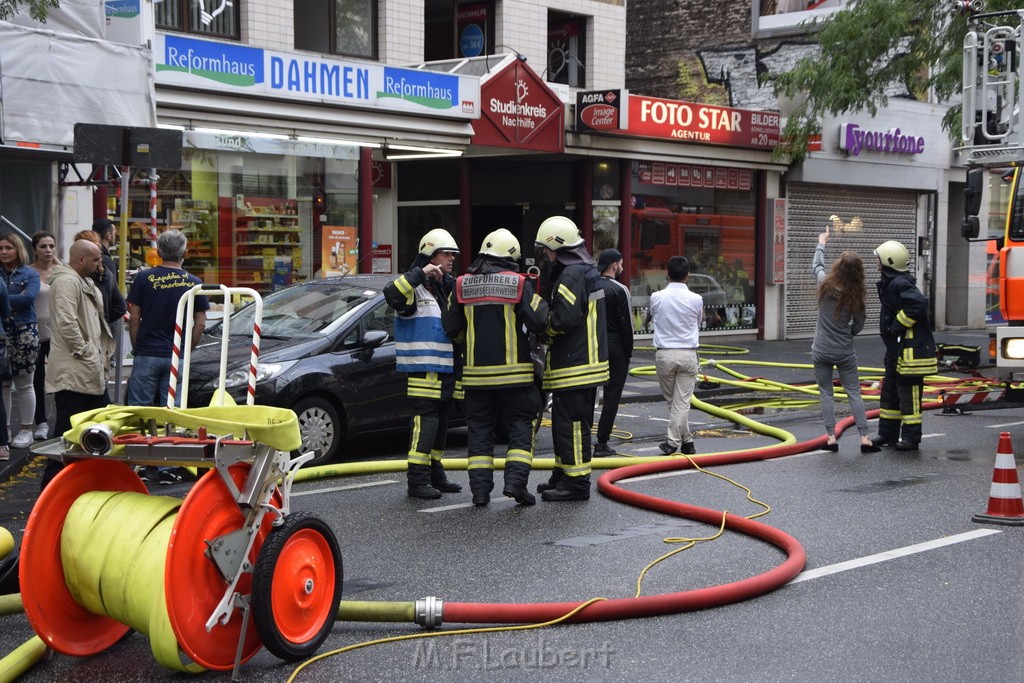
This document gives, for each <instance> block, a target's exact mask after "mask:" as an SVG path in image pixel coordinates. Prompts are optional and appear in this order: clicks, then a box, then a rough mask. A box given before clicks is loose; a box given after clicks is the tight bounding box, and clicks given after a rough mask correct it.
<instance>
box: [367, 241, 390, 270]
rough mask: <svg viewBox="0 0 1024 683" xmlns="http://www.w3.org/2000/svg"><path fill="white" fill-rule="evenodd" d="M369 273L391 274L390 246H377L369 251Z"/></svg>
mask: <svg viewBox="0 0 1024 683" xmlns="http://www.w3.org/2000/svg"><path fill="white" fill-rule="evenodd" d="M370 272H371V273H390V272H391V245H390V244H378V245H377V246H375V247H374V248H373V250H372V251H370Z"/></svg>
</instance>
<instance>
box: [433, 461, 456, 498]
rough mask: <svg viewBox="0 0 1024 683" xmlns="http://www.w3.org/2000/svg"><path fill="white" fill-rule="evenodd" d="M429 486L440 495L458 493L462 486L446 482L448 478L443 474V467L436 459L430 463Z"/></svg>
mask: <svg viewBox="0 0 1024 683" xmlns="http://www.w3.org/2000/svg"><path fill="white" fill-rule="evenodd" d="M430 485H431V486H433V487H434V488H435V489H437V490H438V491H440V492H441V493H458V492H459V491H461V490H462V486H460V485H459V484H456V483H455V482H452V481H448V477H446V476H445V474H444V465H442V464H441V460H440V459H438V458H434V459H433V460H431V461H430Z"/></svg>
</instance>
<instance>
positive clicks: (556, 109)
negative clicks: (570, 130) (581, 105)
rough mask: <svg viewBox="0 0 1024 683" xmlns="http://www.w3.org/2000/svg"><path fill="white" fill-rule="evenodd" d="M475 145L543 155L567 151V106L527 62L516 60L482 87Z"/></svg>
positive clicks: (474, 128) (500, 70)
mask: <svg viewBox="0 0 1024 683" xmlns="http://www.w3.org/2000/svg"><path fill="white" fill-rule="evenodd" d="M480 105H481V108H482V112H481V115H480V120H479V121H476V122H474V123H473V130H474V131H475V133H476V134H475V135H474V136H473V140H472V143H473V144H474V145H488V146H492V147H514V148H516V149H530V150H536V151H542V152H561V151H563V150H564V149H565V130H564V126H563V124H562V117H563V116H564V114H565V107H564V105H563V104H562V101H561V100H559V99H558V97H557V96H556V95H555V93H554V92H552V91H551V89H550V88H548V87H547V85H546V84H545V83H544V81H543V80H541V79H540V78H539V77H538V76H537V74H536V73H534V71H533V69H531V68H530V67H529V66H528V65H527V64H526V62H523V61H520V60H518V59H512V60H510V61H509V62H508V64H506V65H505V66H504V67H502V68H499V69H498V71H496V72H494V73H492V74H489V75H488V76H485V77H484V79H483V81H482V82H481V85H480Z"/></svg>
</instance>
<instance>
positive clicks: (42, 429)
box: [32, 422, 50, 441]
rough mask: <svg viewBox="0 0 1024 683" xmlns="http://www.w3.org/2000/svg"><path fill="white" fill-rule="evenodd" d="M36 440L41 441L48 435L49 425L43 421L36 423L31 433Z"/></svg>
mask: <svg viewBox="0 0 1024 683" xmlns="http://www.w3.org/2000/svg"><path fill="white" fill-rule="evenodd" d="M32 436H33V437H34V438H35V440H36V441H42V440H44V439H46V438H48V437H49V436H50V425H48V424H46V423H45V422H44V423H43V424H41V425H36V431H35V432H34V433H33V434H32Z"/></svg>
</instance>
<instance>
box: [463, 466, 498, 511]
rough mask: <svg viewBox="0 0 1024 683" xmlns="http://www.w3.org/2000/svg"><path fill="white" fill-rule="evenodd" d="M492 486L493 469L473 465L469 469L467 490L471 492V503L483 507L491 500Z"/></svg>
mask: <svg viewBox="0 0 1024 683" xmlns="http://www.w3.org/2000/svg"><path fill="white" fill-rule="evenodd" d="M493 488H494V470H492V469H491V468H489V467H474V468H473V469H471V470H470V471H469V490H470V491H471V492H472V493H473V505H476V506H477V507H484V506H485V505H487V504H488V503H490V502H491V489H493Z"/></svg>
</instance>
